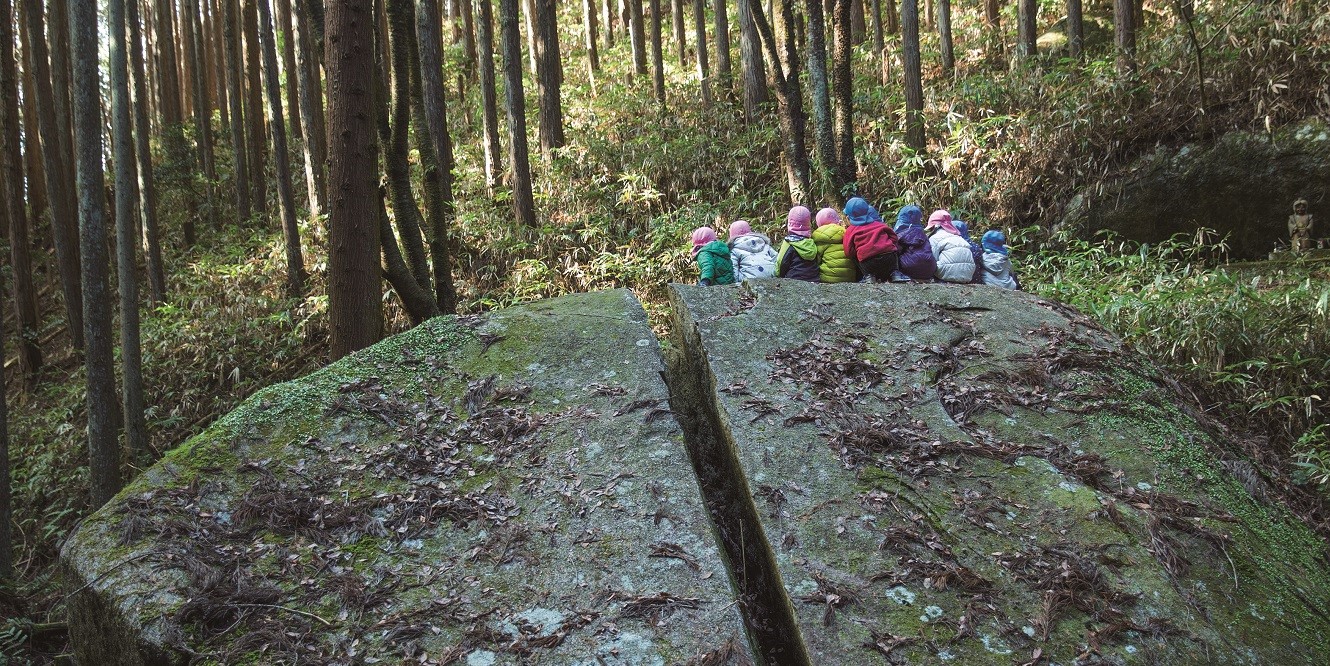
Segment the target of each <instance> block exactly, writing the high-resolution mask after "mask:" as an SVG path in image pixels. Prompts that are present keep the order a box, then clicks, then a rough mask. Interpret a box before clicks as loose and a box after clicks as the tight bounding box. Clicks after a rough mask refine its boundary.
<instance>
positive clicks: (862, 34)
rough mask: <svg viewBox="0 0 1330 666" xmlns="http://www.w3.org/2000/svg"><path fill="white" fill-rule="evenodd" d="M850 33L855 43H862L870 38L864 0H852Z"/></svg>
mask: <svg viewBox="0 0 1330 666" xmlns="http://www.w3.org/2000/svg"><path fill="white" fill-rule="evenodd" d="M850 35H851V38H852V39H854V42H853V43H854V44H862V43H864V40H866V39H868V29H867V25H866V22H865V21H864V0H850Z"/></svg>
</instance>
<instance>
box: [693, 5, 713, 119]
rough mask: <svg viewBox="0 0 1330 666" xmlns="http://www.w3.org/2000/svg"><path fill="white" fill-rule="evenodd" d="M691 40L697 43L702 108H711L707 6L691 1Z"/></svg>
mask: <svg viewBox="0 0 1330 666" xmlns="http://www.w3.org/2000/svg"><path fill="white" fill-rule="evenodd" d="M693 39H694V40H695V41H696V42H697V77H698V79H700V80H701V81H702V108H704V109H709V108H711V72H710V71H708V69H709V68H708V63H707V4H706V0H693Z"/></svg>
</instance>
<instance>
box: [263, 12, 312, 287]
mask: <svg viewBox="0 0 1330 666" xmlns="http://www.w3.org/2000/svg"><path fill="white" fill-rule="evenodd" d="M254 4H256V5H258V10H259V11H258V14H259V22H258V28H259V33H258V35H259V41H260V42H262V45H263V74H264V76H263V78H264V83H265V85H266V87H267V89H268V115H270V116H272V121H271V122H269V123H268V134H269V136H270V137H271V138H272V154H273V166H275V167H276V168H277V203H278V206H279V207H280V208H281V213H282V241H283V244H284V245H285V246H286V293H287V295H288V296H290V297H291V298H295V299H299V298H303V297H304V295H305V258H304V253H302V252H301V250H300V227H299V225H298V223H297V222H296V199H295V194H294V193H293V192H292V191H291V162H290V157H289V155H290V154H289V153H288V152H287V149H286V123H285V121H284V120H283V119H282V84H281V81H279V80H278V78H277V45H276V44H275V43H273V40H274V39H275V38H276V36H277V33H276V32H275V31H274V30H273V22H272V9H271V8H270V7H269V6H268V0H254Z"/></svg>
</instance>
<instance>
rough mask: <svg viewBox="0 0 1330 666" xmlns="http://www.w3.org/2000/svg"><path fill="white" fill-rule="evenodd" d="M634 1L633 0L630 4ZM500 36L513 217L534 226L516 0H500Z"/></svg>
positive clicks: (533, 205)
mask: <svg viewBox="0 0 1330 666" xmlns="http://www.w3.org/2000/svg"><path fill="white" fill-rule="evenodd" d="M633 2H636V0H631V1H630V3H629V4H632V3H633ZM639 34H640V33H639ZM499 39H500V48H501V49H503V77H504V97H505V98H506V104H505V105H504V106H505V107H506V109H507V112H508V162H509V163H510V164H511V165H512V187H513V217H514V218H515V219H516V221H517V222H518V224H521V225H523V226H526V227H535V226H536V204H535V201H534V200H533V197H532V194H531V162H530V159H531V158H530V155H529V153H528V151H527V141H526V99H525V97H524V95H523V92H522V46H521V44H522V42H521V36H520V35H519V34H518V32H517V0H499Z"/></svg>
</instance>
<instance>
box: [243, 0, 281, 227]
mask: <svg viewBox="0 0 1330 666" xmlns="http://www.w3.org/2000/svg"><path fill="white" fill-rule="evenodd" d="M240 2H241V6H240V9H241V12H240V17H241V21H243V22H244V23H243V24H242V28H241V29H242V31H243V35H244V38H245V80H246V84H245V85H246V88H247V96H246V98H245V110H246V116H245V120H247V121H248V122H249V127H248V128H247V129H246V131H245V138H246V140H247V141H248V142H249V146H248V148H249V184H250V191H249V200H250V206H252V207H253V209H254V212H255V213H257V214H258V215H260V216H262V215H266V214H267V211H268V178H267V174H265V173H264V171H265V167H264V165H265V164H266V163H267V155H266V153H267V152H268V147H267V143H266V142H265V141H264V139H263V137H264V127H263V126H264V124H265V122H264V118H263V76H262V71H261V70H262V66H261V64H260V63H262V62H263V60H262V58H263V56H262V55H261V54H260V45H259V18H258V11H257V9H258V8H257V3H259V2H267V0H240ZM273 122H276V117H275V116H274V118H273Z"/></svg>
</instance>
